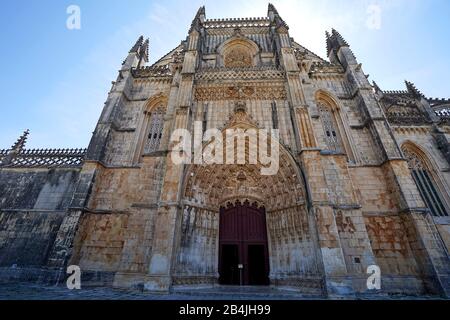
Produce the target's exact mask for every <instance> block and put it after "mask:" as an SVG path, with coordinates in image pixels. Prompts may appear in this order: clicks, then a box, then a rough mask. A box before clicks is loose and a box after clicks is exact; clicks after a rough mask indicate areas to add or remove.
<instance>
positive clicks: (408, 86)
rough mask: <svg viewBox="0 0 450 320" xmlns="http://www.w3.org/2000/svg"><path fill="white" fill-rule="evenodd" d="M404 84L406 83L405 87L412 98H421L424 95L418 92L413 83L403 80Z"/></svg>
mask: <svg viewBox="0 0 450 320" xmlns="http://www.w3.org/2000/svg"><path fill="white" fill-rule="evenodd" d="M405 84H406V89H407V90H408V92H409V93H410V94H411V95H412V96H413V97H414V98H421V97H423V96H424V95H423V93H422V92H420V91H419V89H417V88H416V86H415V85H414V83H412V82H409V81H407V80H405Z"/></svg>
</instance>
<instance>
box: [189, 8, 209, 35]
mask: <svg viewBox="0 0 450 320" xmlns="http://www.w3.org/2000/svg"><path fill="white" fill-rule="evenodd" d="M205 19H206V10H205V6H201V7H200V8H199V9H198V11H197V14H196V15H195V18H194V20H192V24H191V28H190V29H189V33H191V32H192V31H194V30H197V31H199V30H200V27H201V25H202V23H203V22H205Z"/></svg>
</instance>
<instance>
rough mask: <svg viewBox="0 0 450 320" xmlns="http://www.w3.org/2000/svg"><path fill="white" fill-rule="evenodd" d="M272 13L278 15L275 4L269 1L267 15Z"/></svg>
mask: <svg viewBox="0 0 450 320" xmlns="http://www.w3.org/2000/svg"><path fill="white" fill-rule="evenodd" d="M271 12H272V13H273V14H274V15H275V14H276V15H279V14H278V11H277V9H276V8H275V6H274V5H273V4H271V3H269V9H268V13H267V15H268V16H269V17H270V13H271Z"/></svg>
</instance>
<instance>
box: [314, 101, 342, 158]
mask: <svg viewBox="0 0 450 320" xmlns="http://www.w3.org/2000/svg"><path fill="white" fill-rule="evenodd" d="M318 107H319V113H320V118H321V120H322V125H323V130H324V133H325V142H326V144H327V148H328V150H330V151H335V152H342V151H343V150H342V140H341V137H340V135H339V131H338V126H337V122H336V118H335V115H334V113H333V111H332V110H331V108H330V107H329V106H328V105H326V104H324V103H322V102H319V103H318Z"/></svg>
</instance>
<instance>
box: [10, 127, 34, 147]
mask: <svg viewBox="0 0 450 320" xmlns="http://www.w3.org/2000/svg"><path fill="white" fill-rule="evenodd" d="M29 134H30V130H28V129H27V130H26V131H25V132H24V133H23V135H21V136H20V137H19V139H18V140H17V142H16V143H14V144H13V146H12V147H11V150H12V151H15V152H19V151H22V150H24V149H25V144H26V142H27V139H28V135H29Z"/></svg>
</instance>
